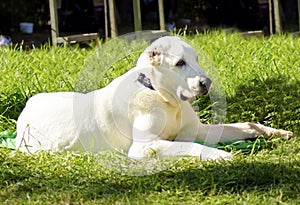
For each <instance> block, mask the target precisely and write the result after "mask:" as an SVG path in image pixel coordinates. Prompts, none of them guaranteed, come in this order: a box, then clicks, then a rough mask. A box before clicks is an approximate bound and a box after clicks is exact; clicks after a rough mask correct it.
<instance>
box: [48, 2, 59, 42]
mask: <svg viewBox="0 0 300 205" xmlns="http://www.w3.org/2000/svg"><path fill="white" fill-rule="evenodd" d="M49 7H50V21H51V39H52V45H53V46H56V45H57V38H58V37H59V30H58V19H57V3H56V0H49Z"/></svg>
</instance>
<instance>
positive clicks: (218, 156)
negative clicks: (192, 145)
mask: <svg viewBox="0 0 300 205" xmlns="http://www.w3.org/2000/svg"><path fill="white" fill-rule="evenodd" d="M231 159H232V154H231V153H229V152H225V151H223V150H219V149H216V148H209V149H207V148H206V149H203V150H202V152H201V154H200V160H215V161H219V160H226V161H228V160H231Z"/></svg>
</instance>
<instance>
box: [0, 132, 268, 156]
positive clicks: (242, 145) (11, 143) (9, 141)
mask: <svg viewBox="0 0 300 205" xmlns="http://www.w3.org/2000/svg"><path fill="white" fill-rule="evenodd" d="M16 136H17V132H16V131H15V132H9V131H4V132H0V147H6V148H9V149H16V142H15V139H16ZM196 143H199V144H203V145H207V146H210V147H216V148H218V149H222V150H225V151H229V152H230V151H237V150H239V151H242V152H246V153H251V152H252V153H253V152H256V151H258V150H261V149H263V148H265V147H266V145H267V141H266V140H265V139H264V138H257V139H256V140H238V141H230V142H219V143H217V144H216V145H213V144H208V143H205V142H201V141H197V142H196Z"/></svg>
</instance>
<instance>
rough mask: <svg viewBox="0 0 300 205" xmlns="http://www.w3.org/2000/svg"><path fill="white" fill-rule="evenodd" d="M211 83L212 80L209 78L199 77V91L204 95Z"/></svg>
mask: <svg viewBox="0 0 300 205" xmlns="http://www.w3.org/2000/svg"><path fill="white" fill-rule="evenodd" d="M211 83H212V81H211V79H209V78H205V79H201V80H200V81H199V87H200V93H201V94H202V95H206V94H207V93H208V91H209V88H210V86H211Z"/></svg>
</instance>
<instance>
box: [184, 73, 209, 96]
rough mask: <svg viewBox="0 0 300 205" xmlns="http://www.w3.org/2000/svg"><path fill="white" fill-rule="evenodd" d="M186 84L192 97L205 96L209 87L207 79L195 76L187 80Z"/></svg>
mask: <svg viewBox="0 0 300 205" xmlns="http://www.w3.org/2000/svg"><path fill="white" fill-rule="evenodd" d="M187 83H188V86H189V89H190V91H191V92H192V95H193V97H198V96H202V95H206V94H207V93H208V91H209V88H210V86H211V83H212V82H211V80H210V78H208V77H206V76H205V77H202V76H196V77H194V78H188V79H187Z"/></svg>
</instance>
